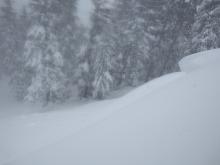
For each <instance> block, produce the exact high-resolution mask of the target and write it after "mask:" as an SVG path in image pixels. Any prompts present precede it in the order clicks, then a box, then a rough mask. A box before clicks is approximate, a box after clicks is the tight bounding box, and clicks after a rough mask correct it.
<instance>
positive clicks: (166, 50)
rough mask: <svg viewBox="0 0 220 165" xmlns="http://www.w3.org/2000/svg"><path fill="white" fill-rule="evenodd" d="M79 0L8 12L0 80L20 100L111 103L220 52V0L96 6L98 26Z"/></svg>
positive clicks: (46, 0) (0, 22)
mask: <svg viewBox="0 0 220 165" xmlns="http://www.w3.org/2000/svg"><path fill="white" fill-rule="evenodd" d="M77 2H78V1H77V0H65V1H63V0H32V1H31V2H30V4H29V5H28V6H27V7H24V8H23V10H22V12H19V13H17V12H16V10H15V9H14V3H13V1H11V0H4V3H3V5H2V6H1V8H0V76H1V75H7V76H9V78H10V85H11V87H12V89H13V91H14V93H15V96H16V97H17V98H18V99H19V100H23V101H28V102H34V103H41V104H44V105H47V104H49V103H62V102H65V101H66V100H69V99H71V98H73V97H75V96H77V97H79V98H87V99H92V98H95V99H104V98H105V97H106V96H107V95H108V94H109V92H111V91H113V90H118V89H121V88H123V87H126V86H133V87H134V86H138V85H140V84H143V83H145V82H147V81H149V80H151V79H153V78H156V77H159V76H161V75H164V74H167V73H170V72H174V71H178V69H179V68H178V61H179V60H180V59H181V58H182V57H184V56H186V55H188V54H191V53H195V52H199V51H202V50H208V49H213V48H218V47H220V1H218V0H118V1H114V3H112V2H110V1H108V0H93V4H94V11H93V12H92V14H91V22H92V25H91V28H87V27H85V26H84V25H82V23H81V22H80V19H79V18H78V16H77V7H78V6H77Z"/></svg>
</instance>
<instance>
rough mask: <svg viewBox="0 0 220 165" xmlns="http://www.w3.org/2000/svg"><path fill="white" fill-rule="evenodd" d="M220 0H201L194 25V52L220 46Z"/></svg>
mask: <svg viewBox="0 0 220 165" xmlns="http://www.w3.org/2000/svg"><path fill="white" fill-rule="evenodd" d="M219 27H220V1H218V0H201V1H200V2H199V3H198V6H197V16H196V21H195V23H194V25H193V40H192V45H193V46H192V48H191V49H192V52H198V51H203V50H208V49H213V48H218V47H220V28H219Z"/></svg>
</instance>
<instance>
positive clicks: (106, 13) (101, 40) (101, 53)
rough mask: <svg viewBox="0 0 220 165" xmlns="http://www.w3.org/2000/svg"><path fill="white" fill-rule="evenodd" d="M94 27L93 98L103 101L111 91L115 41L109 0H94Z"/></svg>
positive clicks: (92, 54) (92, 32) (92, 48)
mask: <svg viewBox="0 0 220 165" xmlns="http://www.w3.org/2000/svg"><path fill="white" fill-rule="evenodd" d="M93 2H94V6H95V10H94V13H93V27H92V30H91V41H92V42H91V43H90V44H91V51H90V53H91V54H90V56H92V58H93V60H92V67H93V69H92V70H91V71H92V73H91V74H93V76H94V78H93V89H94V90H93V97H94V98H98V99H103V98H104V96H105V95H106V94H107V93H108V92H109V91H110V90H111V87H112V82H113V78H112V75H111V69H112V56H113V53H114V52H113V47H114V46H113V45H114V43H113V40H112V36H111V35H112V34H113V31H112V25H111V23H112V22H111V15H112V13H111V12H112V10H111V6H110V5H109V2H108V1H107V0H93Z"/></svg>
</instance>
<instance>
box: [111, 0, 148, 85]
mask: <svg viewBox="0 0 220 165" xmlns="http://www.w3.org/2000/svg"><path fill="white" fill-rule="evenodd" d="M115 8H116V9H115V10H116V13H117V15H116V25H117V28H116V29H117V30H116V31H117V35H118V38H117V41H118V44H117V45H118V48H117V51H118V56H117V57H116V58H118V59H117V60H116V61H117V63H118V64H117V65H118V68H120V73H119V74H120V75H119V74H118V75H117V74H116V75H117V77H118V78H117V80H118V83H117V84H119V86H123V85H131V86H136V85H138V84H139V83H142V82H144V81H145V76H144V75H145V72H146V71H145V69H144V61H145V60H147V58H148V46H149V44H148V35H147V33H146V32H145V20H144V18H143V14H142V12H141V11H143V10H142V6H141V4H140V2H139V1H136V0H121V1H117V2H116V6H115ZM116 68H117V66H116ZM116 72H118V71H116Z"/></svg>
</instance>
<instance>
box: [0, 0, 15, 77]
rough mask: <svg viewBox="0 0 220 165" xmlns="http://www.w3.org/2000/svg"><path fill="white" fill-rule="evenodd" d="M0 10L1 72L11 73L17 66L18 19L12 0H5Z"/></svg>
mask: <svg viewBox="0 0 220 165" xmlns="http://www.w3.org/2000/svg"><path fill="white" fill-rule="evenodd" d="M0 10H1V11H0V12H1V14H0V52H1V53H0V59H1V60H0V67H1V71H0V72H3V73H4V74H7V75H10V73H12V72H13V70H14V68H15V67H16V59H17V56H18V51H19V43H18V37H17V35H18V33H17V23H18V20H17V15H16V13H15V10H14V8H13V4H12V1H11V0H4V3H3V4H2V6H1V8H0ZM3 73H2V74H3Z"/></svg>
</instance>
